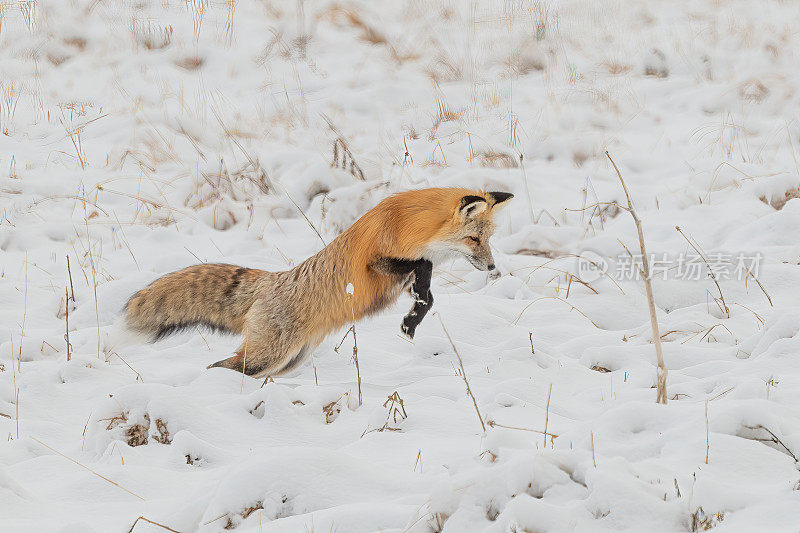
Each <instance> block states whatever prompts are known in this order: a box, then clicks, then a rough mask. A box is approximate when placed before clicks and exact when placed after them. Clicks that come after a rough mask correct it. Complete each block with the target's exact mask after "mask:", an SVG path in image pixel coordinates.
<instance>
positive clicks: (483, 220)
mask: <svg viewBox="0 0 800 533" xmlns="http://www.w3.org/2000/svg"><path fill="white" fill-rule="evenodd" d="M475 192H477V193H479V194H466V195H464V196H461V197H460V199H459V201H458V203H457V204H456V206H455V210H454V212H453V213H452V216H451V218H450V220H449V221H448V223H446V224H445V225H444V226H443V227H442V228H441V229H440V231H439V233H438V235H436V238H435V242H434V243H433V245H432V246H431V248H432V250H431V251H432V252H433V253H434V255H437V256H440V257H441V256H450V257H458V256H462V257H464V258H465V259H466V260H467V261H469V262H470V263H471V264H472V266H474V267H475V268H477V269H478V270H494V269H495V268H496V267H495V264H494V257H492V251H491V249H490V248H489V238H490V237H491V236H492V234H493V233H494V229H495V224H494V215H495V214H496V213H497V212H498V211H499V210H500V209H501V208H502V207H504V206H505V205H507V202H508V201H509V200H510V199H512V198H513V197H514V195H513V194H511V193H508V192H482V191H475Z"/></svg>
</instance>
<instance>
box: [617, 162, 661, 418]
mask: <svg viewBox="0 0 800 533" xmlns="http://www.w3.org/2000/svg"><path fill="white" fill-rule="evenodd" d="M606 157H607V158H608V160H609V161H611V165H612V166H613V167H614V170H615V171H616V172H617V177H619V182H620V183H621V184H622V190H623V191H625V198H626V199H627V200H628V209H627V211H628V212H629V213H630V214H631V217H633V222H634V224H636V233H637V234H638V236H639V249H640V251H641V252H642V274H643V275H644V276H643V277H644V287H645V291H646V293H647V305H648V307H649V308H650V328H651V329H652V330H653V345H654V346H655V349H656V362H657V364H658V370H657V372H656V380H657V381H656V402H657V403H663V404H666V403H667V373H668V372H667V367H666V366H665V365H664V354H663V352H662V351H661V335H659V333H658V318H657V317H656V304H655V300H654V298H653V286H652V284H651V283H650V265H649V263H648V262H647V250H645V246H644V234H643V233H642V221H641V219H640V218H639V215H638V214H637V213H636V210H635V209H634V208H633V201H631V196H630V194H628V187H627V186H626V185H625V180H623V179H622V174H621V173H620V171H619V169H618V168H617V164H616V163H614V160H613V159H611V156H610V155H609V154H608V151H606Z"/></svg>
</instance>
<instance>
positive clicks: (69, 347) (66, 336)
mask: <svg viewBox="0 0 800 533" xmlns="http://www.w3.org/2000/svg"><path fill="white" fill-rule="evenodd" d="M67 257H69V256H67ZM64 295H65V298H66V300H65V301H64V304H65V307H64V309H65V311H66V312H65V313H64V320H65V322H66V328H65V331H66V333H64V340H65V341H67V361H69V360H70V359H72V344H70V342H69V292H68V291H67V288H66V287H64Z"/></svg>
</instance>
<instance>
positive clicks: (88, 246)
mask: <svg viewBox="0 0 800 533" xmlns="http://www.w3.org/2000/svg"><path fill="white" fill-rule="evenodd" d="M81 196H82V197H83V199H84V201H83V202H82V204H83V224H84V227H85V228H86V253H87V254H89V266H90V268H91V270H92V291H93V294H94V317H95V323H96V324H97V358H98V359H99V358H100V307H99V305H98V303H97V266H96V265H95V261H94V254H93V253H92V240H91V236H90V234H89V215H88V214H87V212H86V189H85V188H84V187H83V186H82V185H81Z"/></svg>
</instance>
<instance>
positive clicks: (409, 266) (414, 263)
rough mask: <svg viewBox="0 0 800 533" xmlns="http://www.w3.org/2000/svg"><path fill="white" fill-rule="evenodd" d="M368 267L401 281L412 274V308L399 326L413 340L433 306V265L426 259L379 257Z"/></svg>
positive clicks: (410, 290)
mask: <svg viewBox="0 0 800 533" xmlns="http://www.w3.org/2000/svg"><path fill="white" fill-rule="evenodd" d="M370 266H371V267H372V268H373V269H374V270H375V271H377V272H381V273H384V274H391V275H393V276H397V277H398V278H401V279H408V278H406V276H409V275H410V274H414V277H413V280H414V281H413V283H412V284H411V286H410V287H409V289H408V292H409V293H410V294H411V296H412V297H413V298H414V307H412V308H411V311H409V312H408V314H407V315H406V316H405V317H403V323H402V324H401V326H400V329H401V330H402V332H403V333H404V334H406V335H408V336H409V337H411V338H412V339H413V338H414V332H415V330H416V329H417V326H418V325H419V323H420V322H422V319H423V318H425V315H426V314H427V313H428V310H429V309H430V308H431V306H432V305H433V295H432V294H431V274H432V273H433V263H431V262H430V261H428V260H427V259H399V258H396V257H381V258H380V259H378V260H376V261H375V262H373V263H372V264H371V265H370Z"/></svg>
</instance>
